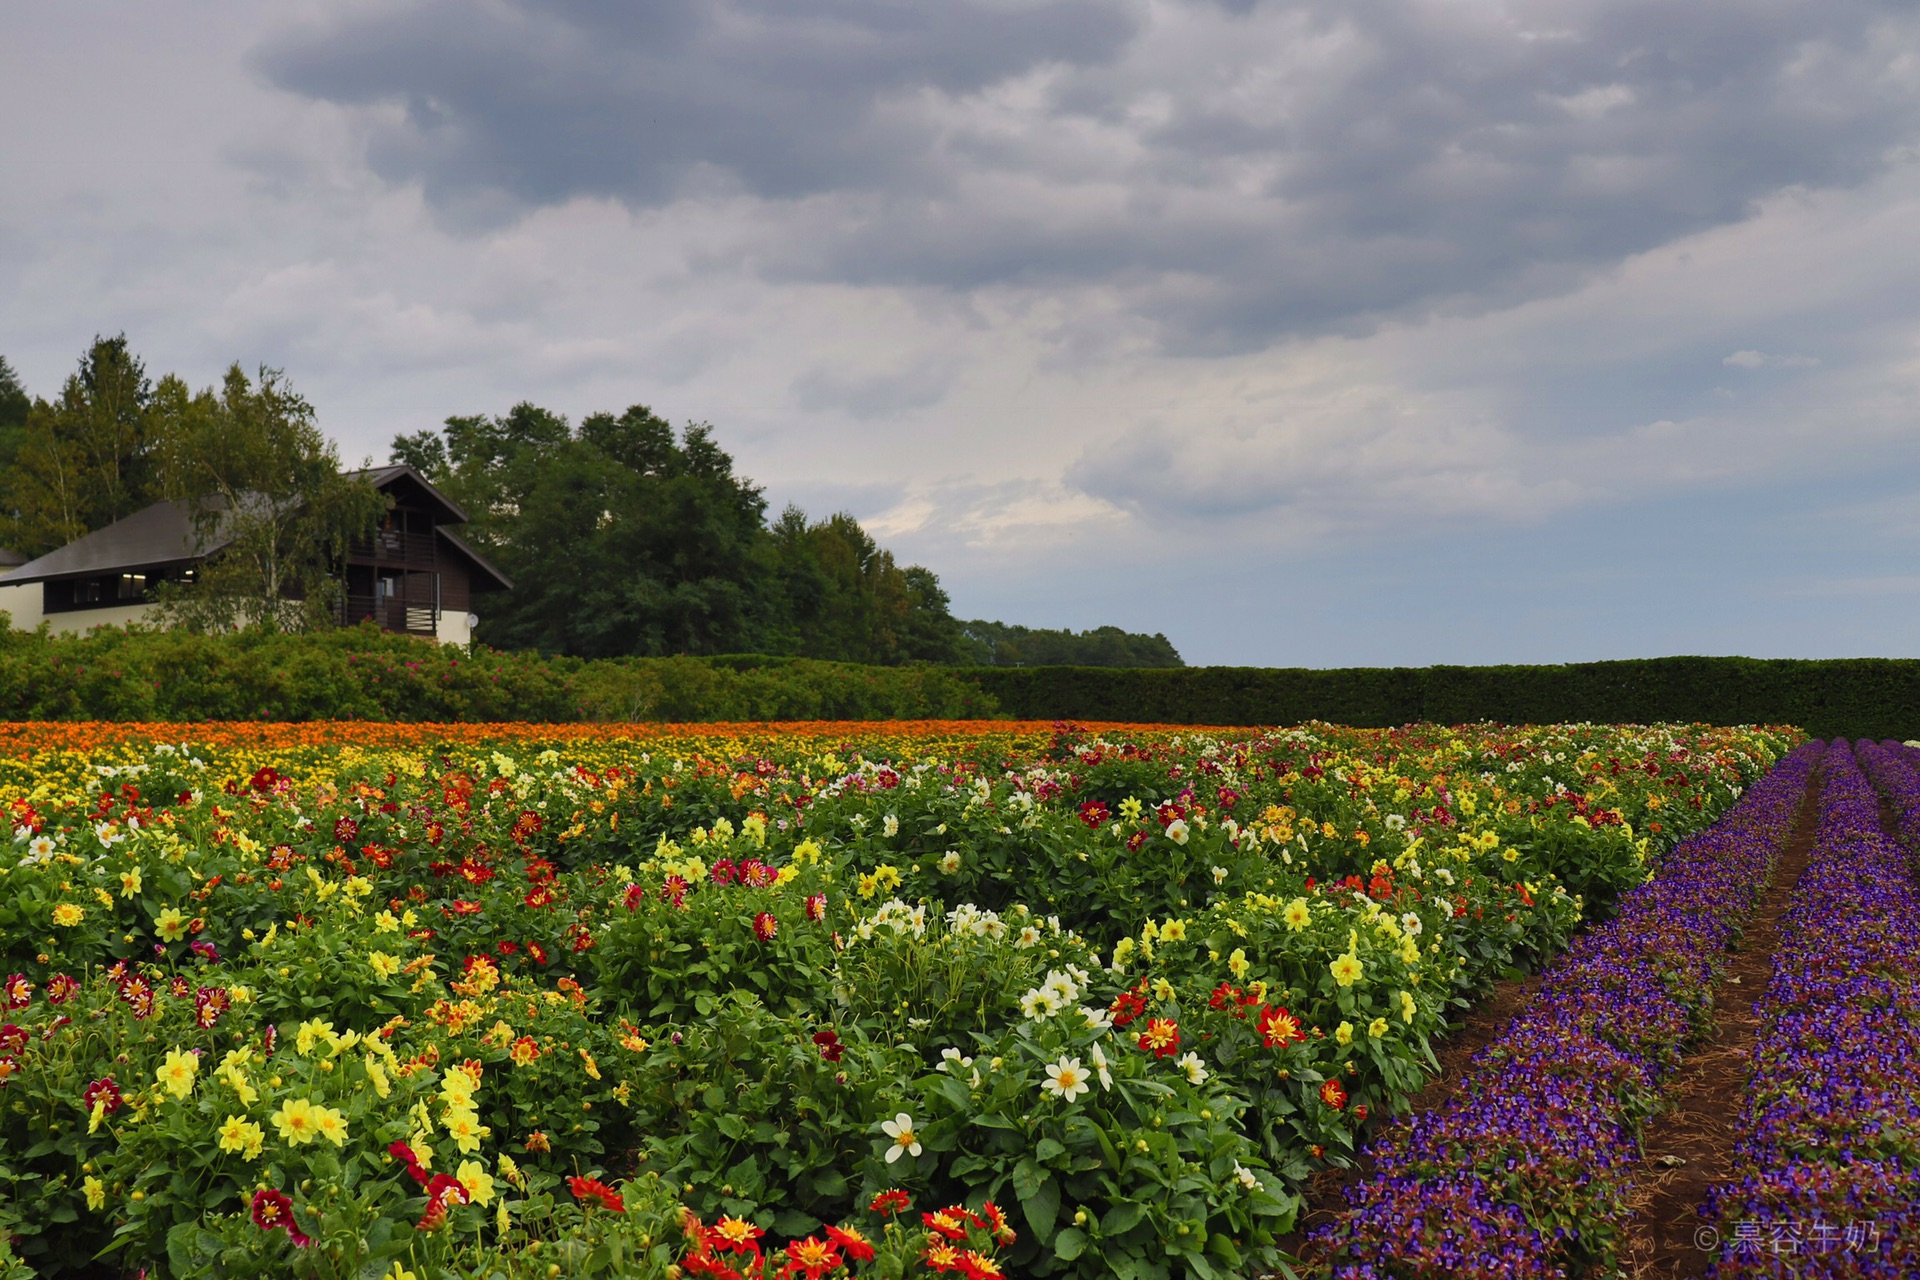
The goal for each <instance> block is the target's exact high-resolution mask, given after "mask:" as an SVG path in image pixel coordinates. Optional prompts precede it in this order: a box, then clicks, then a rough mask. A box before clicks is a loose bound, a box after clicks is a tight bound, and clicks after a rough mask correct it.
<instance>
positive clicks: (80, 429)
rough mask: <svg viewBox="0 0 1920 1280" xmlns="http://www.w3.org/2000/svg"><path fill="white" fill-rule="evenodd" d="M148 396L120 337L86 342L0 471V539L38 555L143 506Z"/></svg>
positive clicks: (151, 484) (148, 497)
mask: <svg viewBox="0 0 1920 1280" xmlns="http://www.w3.org/2000/svg"><path fill="white" fill-rule="evenodd" d="M152 398H153V386H152V383H151V382H149V381H148V379H147V374H146V369H145V367H144V366H143V365H142V364H141V362H140V361H139V360H138V359H137V358H136V357H135V356H134V355H133V353H132V352H131V351H130V350H128V348H127V338H126V335H125V334H120V335H118V336H117V337H112V338H95V339H94V341H93V345H92V346H91V347H89V348H88V349H87V351H86V354H84V355H83V356H81V357H80V366H79V368H78V369H77V370H76V371H75V372H74V373H73V374H72V375H71V376H69V377H68V378H67V381H66V384H65V385H64V386H63V387H62V388H61V390H60V396H59V398H58V399H57V400H54V401H53V402H51V403H49V402H47V401H44V400H36V401H34V402H33V404H32V405H31V407H30V408H29V409H28V411H27V416H26V421H25V423H24V425H23V427H22V434H21V436H20V438H19V443H18V446H17V449H16V452H15V455H14V458H13V460H12V466H10V467H9V468H7V470H6V472H5V481H4V483H5V500H4V502H0V507H4V510H5V528H4V538H3V539H0V540H4V541H5V542H6V544H7V545H8V546H10V547H12V548H13V549H14V550H17V551H22V552H25V553H26V554H28V555H40V554H42V553H44V552H47V551H51V550H53V549H54V548H55V547H60V546H64V545H66V544H67V543H69V542H71V541H73V540H74V539H75V538H79V537H82V536H84V535H85V534H88V533H91V532H92V531H93V530H95V529H99V528H104V527H105V526H107V525H109V524H112V523H113V522H114V521H116V520H119V519H121V518H123V517H125V516H129V515H132V514H133V513H134V512H135V511H138V510H140V509H141V508H142V507H145V506H147V505H148V504H150V503H151V502H153V501H154V500H155V498H156V496H157V494H158V486H157V484H156V476H155V472H154V466H153V457H152V439H151V436H152V429H151V423H150V416H151V414H150V409H151V402H152ZM16 403H17V402H16Z"/></svg>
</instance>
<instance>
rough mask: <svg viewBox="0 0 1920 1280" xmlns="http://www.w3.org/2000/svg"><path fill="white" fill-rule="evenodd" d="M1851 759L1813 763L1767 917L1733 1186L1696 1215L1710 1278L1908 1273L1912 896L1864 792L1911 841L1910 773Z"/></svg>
mask: <svg viewBox="0 0 1920 1280" xmlns="http://www.w3.org/2000/svg"><path fill="white" fill-rule="evenodd" d="M1857 751H1858V757H1857V762H1856V756H1855V753H1854V752H1852V751H1849V750H1848V749H1847V748H1846V746H1845V744H1844V743H1837V744H1835V746H1834V748H1833V749H1832V750H1830V751H1829V752H1828V753H1827V757H1826V767H1825V773H1826V785H1825V788H1824V791H1823V793H1822V796H1821V802H1820V826H1819V832H1818V835H1817V843H1816V845H1815V847H1814V850H1813V854H1812V858H1811V861H1810V862H1809V863H1808V866H1807V870H1806V872H1805V874H1804V875H1802V876H1801V879H1800V883H1799V886H1798V888H1797V890H1796V892H1795V894H1794V903H1793V906H1792V908H1791V909H1790V910H1789V912H1788V914H1787V916H1786V917H1785V918H1784V919H1783V920H1782V922H1781V939H1780V947H1779V950H1778V951H1777V952H1776V953H1775V955H1774V966H1773V976H1772V979H1771V980H1770V981H1769V982H1768V984H1767V989H1766V992H1765V994H1764V995H1763V997H1762V1000H1761V1005H1760V1013H1761V1024H1760V1031H1759V1035H1758V1037H1757V1039H1756V1041H1755V1044H1754V1050H1753V1065H1752V1069H1751V1077H1750V1084H1749V1093H1748V1099H1747V1104H1746V1107H1745V1108H1744V1110H1743V1111H1742V1113H1741V1117H1740V1121H1739V1123H1738V1125H1737V1127H1736V1134H1737V1138H1736V1142H1735V1147H1734V1176H1733V1178H1732V1180H1730V1181H1729V1182H1728V1183H1726V1184H1723V1185H1721V1186H1719V1187H1716V1188H1715V1189H1714V1191H1713V1193H1712V1194H1711V1195H1710V1196H1709V1198H1708V1202H1707V1206H1706V1208H1705V1212H1706V1213H1707V1214H1708V1215H1709V1216H1710V1217H1713V1218H1716V1219H1717V1230H1718V1233H1719V1239H1720V1256H1719V1258H1718V1260H1717V1261H1716V1263H1715V1267H1714V1273H1713V1274H1714V1275H1715V1276H1716V1277H1723V1278H1730V1277H1749V1276H1787V1275H1791V1276H1796V1277H1812V1276H1888V1277H1895V1276H1900V1277H1911V1276H1914V1275H1920V886H1916V884H1915V880H1914V873H1913V867H1912V863H1911V857H1910V855H1909V853H1908V851H1907V850H1905V849H1903V848H1901V847H1900V844H1899V843H1897V842H1896V841H1894V840H1892V839H1889V838H1888V837H1887V836H1886V835H1885V834H1884V833H1883V831H1882V829H1881V824H1880V804H1879V802H1880V797H1879V795H1877V794H1876V793H1875V785H1876V784H1877V785H1878V788H1879V790H1880V792H1882V793H1884V794H1885V795H1886V797H1887V799H1888V801H1889V802H1890V808H1891V809H1892V811H1893V814H1894V816H1895V817H1896V819H1898V820H1899V822H1900V825H1901V828H1902V829H1903V830H1909V831H1914V832H1916V833H1920V776H1917V775H1916V774H1915V772H1914V769H1913V766H1912V765H1911V764H1910V763H1908V761H1906V760H1904V759H1901V758H1900V757H1899V756H1898V755H1896V754H1895V753H1894V752H1893V751H1889V750H1888V749H1886V748H1883V747H1880V746H1876V745H1875V744H1872V743H1867V742H1862V743H1861V744H1860V745H1859V747H1858V749H1857ZM1862 766H1864V768H1865V772H1864V773H1863V772H1862ZM1869 776H1870V777H1871V781H1869Z"/></svg>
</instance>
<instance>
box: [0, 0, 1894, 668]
mask: <svg viewBox="0 0 1920 1280" xmlns="http://www.w3.org/2000/svg"><path fill="white" fill-rule="evenodd" d="M0 121H4V122H5V127H4V128H3V129H0V353H3V354H5V355H6V356H7V357H8V358H9V359H10V360H11V361H12V362H13V364H14V365H15V366H16V367H17V368H18V369H19V370H20V371H21V372H22V374H23V375H24V377H25V380H26V381H27V383H28V385H29V388H30V389H32V390H34V391H36V392H39V393H41V394H52V393H53V392H54V391H55V390H56V389H57V387H58V384H59V382H60V380H61V379H62V378H63V377H64V376H65V374H66V373H67V372H68V371H69V370H70V369H71V368H72V366H73V364H74V361H75V359H76V357H77V356H78V354H79V353H80V351H81V350H82V349H83V348H84V347H85V346H86V344H87V342H88V341H89V340H90V339H91V338H92V336H93V335H94V334H95V333H96V332H104V333H113V332H118V331H121V330H124V331H125V332H126V333H127V335H128V336H129V338H130V339H131V340H132V342H133V344H134V346H135V347H136V349H137V350H138V351H140V352H141V353H142V354H143V355H144V356H145V357H146V359H147V361H148V365H149V368H150V369H153V370H155V371H160V370H173V371H177V372H179V373H181V374H183V375H184V376H186V377H187V378H188V379H189V381H192V382H194V383H196V384H201V383H207V382H211V381H212V380H214V378H216V377H217V376H218V374H219V372H220V370H221V369H222V368H223V367H224V366H225V365H226V364H227V363H229V362H231V361H233V360H239V361H241V362H243V363H244V364H246V365H248V366H252V365H256V364H259V363H263V362H264V363H267V364H271V365H276V366H280V367H283V368H285V369H286V370H287V371H288V373H289V374H290V375H291V377H292V378H293V380H294V382H295V385H296V386H298V387H299V388H300V389H301V390H303V391H304V392H305V393H306V394H307V395H308V397H309V398H310V399H312V400H313V401H314V402H315V403H316V405H317V406H318V407H319V409H320V413H321V419H322V422H323V424H324V425H325V426H326V427H327V429H328V430H329V431H331V432H332V433H333V435H334V436H335V437H336V438H337V439H339V440H340V442H341V445H342V449H343V452H344V453H345V454H346V455H347V456H349V457H350V458H352V459H356V460H357V459H359V458H360V457H362V456H369V455H370V456H372V457H374V458H375V459H377V460H384V458H385V455H386V446H387V442H388V441H390V440H391V438H392V437H393V436H394V434H395V433H397V432H402V431H412V430H417V429H419V428H421V427H424V426H432V425H436V424H437V423H438V422H439V420H440V419H442V418H444V417H446V416H447V415H449V414H453V413H474V412H497V411H502V410H504V409H506V408H507V407H508V406H509V405H511V404H512V403H513V402H515V401H517V400H522V399H530V400H534V401H536V402H538V403H541V404H544V405H547V406H549V407H551V408H555V409H558V410H561V411H564V412H567V413H569V414H573V415H576V416H577V415H579V414H583V413H586V412H591V411H593V410H595V409H601V408H614V409H617V408H620V407H624V406H625V405H628V404H632V403H644V404H647V405H650V406H652V407H653V408H654V409H655V410H656V411H657V412H660V413H662V414H664V415H666V416H667V417H669V418H672V419H674V420H675V421H684V420H704V421H708V422H711V423H713V424H714V425H715V427H716V429H717V431H718V434H719V436H720V439H721V441H722V443H723V444H724V445H726V446H727V447H728V448H729V449H731V450H732V451H733V452H734V454H735V455H736V457H737V458H738V459H739V461H740V464H741V469H742V470H743V471H744V472H745V473H746V474H748V475H750V476H752V477H754V478H755V479H756V480H757V481H759V482H760V483H762V484H763V485H764V486H765V488H766V491H767V495H768V497H769V499H770V501H771V502H772V504H773V506H774V507H775V508H776V509H778V508H779V507H780V506H782V505H784V504H785V503H787V502H797V503H799V504H800V505H801V506H803V507H805V508H806V509H807V510H808V511H810V512H813V513H815V514H825V513H827V512H828V511H831V510H834V509H840V508H844V509H846V510H849V511H852V512H853V513H854V514H855V515H857V516H858V517H859V518H860V519H861V520H862V521H864V522H865V523H866V524H867V525H868V527H869V528H870V529H872V530H873V531H875V532H876V533H877V534H878V535H879V536H880V537H881V539H882V541H883V542H885V543H886V544H887V545H889V546H890V547H892V548H893V549H894V550H895V551H896V553H897V554H899V555H900V556H901V557H902V558H903V559H906V560H912V561H918V562H922V563H925V564H927V565H928V566H930V567H931V568H933V569H935V570H936V571H937V572H938V573H939V574H940V575H941V578H942V580H943V582H944V583H945V584H946V585H947V587H948V588H949V590H950V591H951V593H952V596H953V599H954V607H955V611H956V612H957V613H958V614H960V615H961V616H963V617H993V618H1001V619H1005V620H1008V621H1018V622H1025V623H1029V624H1031V625H1043V626H1073V627H1086V626H1094V625H1098V624H1101V623H1108V622H1111V623H1118V624H1120V625H1123V626H1126V627H1129V628H1133V629H1139V630H1146V631H1164V632H1165V633H1166V634H1167V635H1168V637H1169V638H1170V639H1172V640H1173V641H1174V643H1175V644H1176V645H1177V646H1178V647H1179V648H1180V650H1181V652H1182V653H1183V654H1185V655H1186V657H1187V659H1188V660H1189V661H1190V662H1232V663H1252V664H1263V665H1307V666H1331V665H1345V664H1352V663H1366V664H1387V663H1391V664H1424V663H1429V662H1492V661H1571V660H1585V659H1594V658H1607V657H1639V656H1651V655H1657V654H1666V653H1745V654H1753V655H1758V656H1805V657H1815V656H1833V655H1894V656H1909V655H1915V654H1920V6H1916V4H1914V3H1913V2H1912V0H1878V2H1871V0H1818V2H1817V3H1816V2H1813V0H1687V2H1686V3H1684V4H1674V3H1672V2H1671V0H1398V2H1394V0H938V2H937V3H928V2H927V0H648V2H647V3H643V4H635V3H632V2H631V0H460V2H459V3H455V2H454V0H378V2H370V3H359V2H354V3H331V4H320V3H311V2H309V0H282V2H281V3H276V4H272V5H262V4H257V3H244V4H243V3H238V2H237V0H187V2H185V3H172V4H166V5H155V4H150V3H133V2H131V0H123V2H107V0H63V2H62V3H60V4H42V3H28V2H26V0H16V2H13V3H5V4H0Z"/></svg>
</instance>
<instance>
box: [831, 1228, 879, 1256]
mask: <svg viewBox="0 0 1920 1280" xmlns="http://www.w3.org/2000/svg"><path fill="white" fill-rule="evenodd" d="M827 1239H829V1240H831V1241H833V1242H834V1243H835V1244H836V1245H838V1246H840V1249H841V1251H842V1252H843V1253H845V1254H846V1255H847V1256H848V1257H849V1258H852V1259H853V1260H854V1261H855V1262H872V1261H873V1242H872V1241H871V1240H868V1239H867V1237H866V1236H865V1235H864V1234H862V1233H861V1231H860V1228H858V1227H828V1228H827Z"/></svg>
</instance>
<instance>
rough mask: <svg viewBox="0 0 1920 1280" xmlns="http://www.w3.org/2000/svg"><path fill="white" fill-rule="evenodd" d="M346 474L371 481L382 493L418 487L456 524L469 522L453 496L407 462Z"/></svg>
mask: <svg viewBox="0 0 1920 1280" xmlns="http://www.w3.org/2000/svg"><path fill="white" fill-rule="evenodd" d="M346 476H347V478H348V479H350V480H353V479H359V480H367V481H371V482H372V484H373V487H374V488H376V489H378V490H380V491H381V492H382V493H387V492H391V491H392V490H393V489H394V488H396V487H398V488H401V489H406V488H418V489H419V490H420V492H421V493H423V494H425V495H426V498H427V501H429V502H430V503H432V504H433V505H434V506H436V507H438V508H440V513H441V515H442V516H443V517H444V518H445V519H447V520H450V521H452V522H453V523H454V524H465V523H466V522H467V513H466V512H464V511H462V510H461V509H460V507H459V505H458V504H457V503H455V502H454V500H453V499H452V498H449V497H448V496H447V495H446V494H444V493H442V492H440V491H439V490H438V489H436V488H434V487H433V483H432V482H431V481H430V480H428V479H427V478H426V477H425V476H423V475H421V474H420V473H419V472H418V471H415V470H414V469H413V468H412V467H410V466H407V465H406V464H405V463H399V462H396V463H394V464H393V465H392V466H388V467H365V468H362V469H361V470H359V471H349V472H347V473H346Z"/></svg>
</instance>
